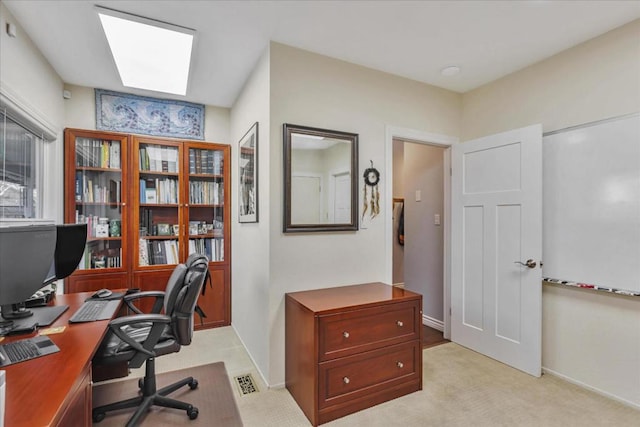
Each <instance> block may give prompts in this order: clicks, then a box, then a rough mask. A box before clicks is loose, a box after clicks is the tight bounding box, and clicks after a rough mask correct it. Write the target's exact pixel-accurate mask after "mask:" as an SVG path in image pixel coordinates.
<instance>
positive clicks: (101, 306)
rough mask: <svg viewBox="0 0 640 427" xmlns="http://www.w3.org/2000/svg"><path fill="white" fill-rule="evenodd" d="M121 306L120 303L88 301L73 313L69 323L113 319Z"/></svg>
mask: <svg viewBox="0 0 640 427" xmlns="http://www.w3.org/2000/svg"><path fill="white" fill-rule="evenodd" d="M119 306H120V301H114V300H110V301H100V300H87V301H85V302H84V303H82V306H81V307H80V308H79V309H78V310H77V311H76V312H75V313H73V316H71V318H70V319H69V322H71V323H80V322H93V321H94V320H107V319H111V318H112V317H113V315H114V313H115V312H116V310H117V309H118V307H119Z"/></svg>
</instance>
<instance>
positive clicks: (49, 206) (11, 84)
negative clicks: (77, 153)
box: [0, 3, 64, 222]
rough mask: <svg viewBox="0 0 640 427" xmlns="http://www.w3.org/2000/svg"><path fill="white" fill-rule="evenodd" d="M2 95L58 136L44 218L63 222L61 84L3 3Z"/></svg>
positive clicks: (47, 169)
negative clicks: (12, 32) (12, 27)
mask: <svg viewBox="0 0 640 427" xmlns="http://www.w3.org/2000/svg"><path fill="white" fill-rule="evenodd" d="M8 22H10V23H12V24H14V25H15V26H16V32H17V36H16V37H15V38H13V37H9V35H8V34H7V32H6V30H5V29H6V27H7V23H8ZM0 93H2V97H3V99H7V98H8V99H9V100H10V101H11V102H13V103H15V104H16V105H17V106H18V109H19V110H22V111H24V112H26V113H27V114H29V115H30V116H32V117H34V118H35V120H36V122H38V124H39V125H41V126H43V127H45V128H47V129H48V130H50V131H52V132H53V133H54V134H56V135H57V139H56V140H55V141H54V142H53V143H51V144H46V145H45V150H44V156H45V159H46V160H45V165H44V171H43V173H44V188H43V189H42V196H43V208H44V209H43V215H44V217H45V218H49V219H53V220H55V221H58V222H60V221H61V220H62V211H63V205H62V198H61V197H59V196H58V192H57V187H56V185H57V184H59V183H61V182H62V174H63V166H62V163H63V160H62V159H63V151H62V145H63V143H62V139H63V137H62V129H63V127H64V107H63V103H62V80H61V79H60V77H59V76H58V74H57V73H56V72H55V70H54V69H53V67H51V65H50V64H49V63H48V62H47V60H46V59H45V58H44V56H42V54H41V53H40V51H39V50H38V49H37V48H36V46H35V45H34V44H33V42H32V41H31V39H30V38H29V36H28V35H27V33H25V32H24V30H23V29H22V27H21V25H20V23H19V22H18V21H17V20H16V19H15V18H14V17H13V15H11V13H10V12H9V11H8V10H7V8H6V7H5V6H4V4H2V3H0Z"/></svg>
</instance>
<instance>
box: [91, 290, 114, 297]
mask: <svg viewBox="0 0 640 427" xmlns="http://www.w3.org/2000/svg"><path fill="white" fill-rule="evenodd" d="M112 293H113V292H111V291H110V290H109V289H100V290H99V291H98V292H96V293H95V294H93V298H106V297H108V296H111V294H112Z"/></svg>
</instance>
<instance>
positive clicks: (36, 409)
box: [2, 292, 109, 427]
mask: <svg viewBox="0 0 640 427" xmlns="http://www.w3.org/2000/svg"><path fill="white" fill-rule="evenodd" d="M92 294H93V292H83V293H77V294H66V295H58V296H57V297H56V299H55V300H54V304H56V305H61V304H66V305H68V306H69V309H68V310H67V311H65V312H64V313H63V314H62V315H61V316H60V317H59V318H58V319H57V320H56V321H55V322H54V323H53V324H52V325H51V327H55V326H66V327H67V328H66V329H65V330H64V332H62V333H60V334H54V335H49V338H51V340H52V341H53V342H54V343H55V344H56V345H57V346H58V347H59V348H60V351H59V352H57V353H54V354H51V355H48V356H44V357H39V358H37V359H32V360H29V361H27V362H20V363H17V364H15V365H11V366H7V367H6V368H3V369H4V370H6V375H7V377H6V402H5V405H6V406H5V420H4V424H5V426H10V427H23V426H24V427H27V426H28V427H36V426H91V359H92V358H93V355H94V353H95V352H96V350H97V348H98V346H99V345H100V342H101V341H102V338H103V337H104V335H105V333H106V331H107V328H108V325H109V321H108V320H101V321H97V322H87V323H76V324H69V318H70V317H71V316H72V315H73V313H75V311H76V310H77V309H78V308H79V307H80V306H81V305H82V303H83V302H84V300H85V299H87V298H89V297H90V296H91V295H92ZM36 334H37V332H36V333H34V334H30V335H19V336H12V337H6V338H5V340H4V341H2V344H5V343H7V342H11V341H16V340H19V339H23V338H28V337H32V336H35V335H36Z"/></svg>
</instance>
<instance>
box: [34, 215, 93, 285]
mask: <svg viewBox="0 0 640 427" xmlns="http://www.w3.org/2000/svg"><path fill="white" fill-rule="evenodd" d="M56 229H57V237H56V250H55V252H54V255H53V261H52V262H51V267H50V268H49V273H47V277H46V278H45V280H44V282H43V285H48V284H50V283H53V282H55V281H56V280H62V279H64V278H65V277H68V276H70V275H71V273H73V272H74V271H75V270H76V268H78V264H79V263H80V260H81V259H82V255H83V254H84V247H85V245H86V243H87V224H60V225H57V226H56Z"/></svg>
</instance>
